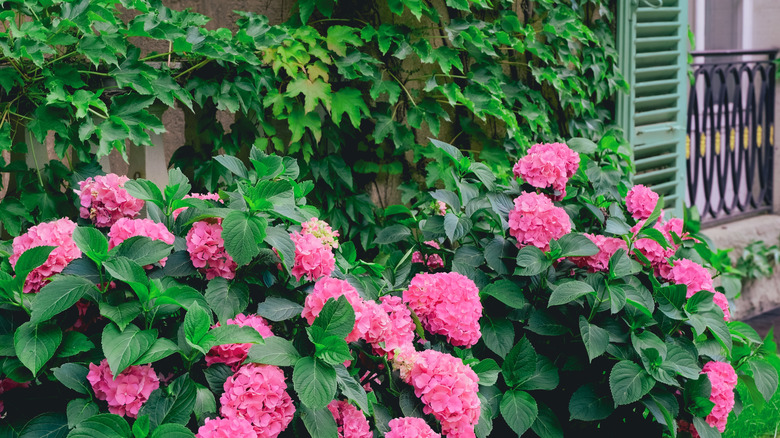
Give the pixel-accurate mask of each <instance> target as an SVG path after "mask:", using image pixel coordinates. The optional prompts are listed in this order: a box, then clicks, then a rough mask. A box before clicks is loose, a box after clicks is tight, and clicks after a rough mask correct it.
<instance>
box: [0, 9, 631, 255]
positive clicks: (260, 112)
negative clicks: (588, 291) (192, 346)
mask: <svg viewBox="0 0 780 438" xmlns="http://www.w3.org/2000/svg"><path fill="white" fill-rule="evenodd" d="M610 3H614V1H612V2H608V1H600V0H587V1H586V0H573V1H570V2H560V1H550V0H542V1H535V2H530V1H518V2H511V1H494V2H488V1H487V0H478V1H472V2H468V1H465V0H446V1H439V0H436V1H423V0H391V1H388V2H386V3H385V2H359V1H345V0H339V1H336V0H318V1H315V0H302V1H299V2H298V3H297V4H296V5H295V6H294V7H293V9H292V10H291V11H290V15H289V19H288V20H287V22H285V23H282V24H279V25H273V26H272V25H270V24H269V21H268V19H267V18H266V17H264V16H262V15H258V14H254V13H241V14H240V15H241V18H240V19H239V20H238V21H237V22H236V23H235V27H234V29H216V30H207V28H206V23H207V22H208V20H209V19H208V17H205V16H203V15H199V14H197V13H194V12H191V11H175V10H172V9H169V8H167V7H165V6H164V5H162V3H161V2H160V1H159V0H122V1H121V2H116V1H88V0H80V1H79V0H77V1H73V2H63V1H59V0H6V1H3V2H2V4H3V6H4V8H5V11H4V12H2V14H0V22H2V29H1V30H2V33H0V49H2V56H1V57H0V65H2V68H0V117H2V122H0V132H2V134H3V135H0V138H1V139H2V140H0V149H3V150H8V149H12V150H13V151H16V152H18V151H24V146H22V145H21V144H19V143H22V141H23V137H22V136H20V135H19V132H21V130H23V128H24V127H25V126H26V128H27V129H28V130H29V132H31V133H32V135H33V136H34V137H35V138H37V139H38V141H43V139H44V137H45V136H46V133H47V132H49V131H53V132H54V133H55V134H54V137H55V151H56V152H57V154H58V155H59V156H60V157H61V158H65V157H66V156H67V157H70V155H69V154H70V152H69V150H72V151H73V157H75V158H76V161H79V162H82V163H85V162H87V163H88V162H89V161H90V156H91V155H90V154H96V155H97V156H102V155H105V154H107V153H109V152H110V151H111V150H112V149H117V150H119V151H120V152H122V153H124V151H125V140H126V139H129V140H131V141H132V142H133V143H135V144H141V145H144V144H150V140H149V134H148V132H149V131H153V132H160V131H162V130H164V129H165V127H164V126H163V125H162V123H161V122H160V119H159V118H158V117H156V116H154V115H152V114H151V113H150V110H151V107H152V105H154V104H155V102H157V104H162V105H165V106H168V107H173V106H176V105H178V106H180V107H183V108H185V113H186V114H187V117H188V123H189V127H188V129H190V130H191V131H192V132H194V134H192V135H189V136H188V141H187V144H186V145H184V146H183V147H182V148H180V149H179V151H178V153H177V154H175V155H174V158H173V162H174V164H176V165H178V166H180V167H182V168H183V169H185V171H187V172H188V173H189V174H190V175H191V176H194V177H195V179H194V180H195V181H196V184H200V185H202V186H203V187H202V188H205V189H208V190H214V189H216V188H217V187H218V186H219V185H220V184H221V183H224V182H229V179H230V178H231V176H230V175H229V174H228V173H227V172H226V169H224V168H223V167H222V166H220V165H218V164H216V163H215V162H213V161H211V160H208V158H209V157H211V156H213V155H215V154H217V153H218V152H219V151H223V152H225V153H227V154H231V155H237V156H239V157H241V158H242V159H245V160H248V150H249V148H250V146H252V145H255V146H257V147H260V148H266V149H269V150H275V151H276V152H279V153H284V154H288V155H294V156H297V157H300V158H303V160H302V161H303V162H305V163H308V166H306V167H307V169H305V170H307V171H308V172H309V174H310V176H311V177H312V179H313V180H314V182H315V184H316V186H317V188H318V190H314V191H313V195H314V196H313V197H314V199H313V201H314V202H315V203H317V204H318V205H320V206H321V207H322V210H323V211H324V212H326V215H327V216H328V219H329V220H330V221H331V222H332V223H333V224H334V226H337V227H339V228H340V229H342V230H343V232H344V233H345V234H347V235H348V236H349V237H351V238H355V237H356V236H358V235H361V236H363V237H362V240H363V242H360V243H362V244H363V246H366V245H367V242H370V241H371V236H372V234H373V231H372V230H373V229H374V228H375V227H376V226H377V224H378V223H381V222H383V220H384V219H383V214H382V211H381V208H385V207H387V206H388V205H390V204H393V203H398V202H400V201H402V200H403V199H405V198H406V197H405V196H402V195H403V194H404V193H413V192H414V191H415V190H417V184H421V183H424V182H425V180H426V178H427V181H428V182H430V181H435V180H436V179H437V178H438V175H437V172H440V173H444V172H447V169H446V168H445V167H438V168H437V166H427V167H428V168H427V170H426V166H424V165H423V163H425V162H426V161H430V159H436V158H438V157H439V155H438V154H440V152H437V151H436V150H435V149H434V148H430V147H418V146H426V145H428V143H429V142H428V138H429V137H435V138H442V139H443V140H446V141H449V142H451V143H453V144H454V145H456V146H458V147H460V148H461V149H462V150H465V151H471V152H472V154H473V155H474V156H476V157H477V158H479V159H480V160H481V161H483V162H485V163H486V164H487V165H488V166H490V167H491V168H493V170H494V171H496V172H497V173H498V174H499V176H501V175H504V176H507V174H508V166H507V164H508V163H506V160H505V156H506V153H507V152H508V153H509V154H510V155H518V154H519V153H521V152H522V151H524V150H525V149H526V148H527V147H528V146H529V145H530V144H533V143H534V142H537V141H552V140H554V139H559V138H567V137H572V136H584V137H591V138H596V139H597V138H600V137H601V136H602V135H603V134H604V133H607V132H609V131H611V130H612V129H613V127H612V125H611V124H610V119H611V117H610V114H611V106H612V100H611V99H612V97H613V96H614V94H615V93H616V92H618V91H619V90H620V89H623V88H625V87H626V84H625V82H624V80H623V79H622V76H621V75H620V72H619V71H618V70H617V68H616V57H617V54H616V52H615V50H614V23H613V12H612V11H613V10H614V4H610ZM149 40H153V41H152V43H153V44H154V46H155V47H158V46H159V47H165V48H167V50H162V49H161V50H159V51H158V52H151V53H142V51H141V49H140V48H139V47H147V46H148V45H149ZM139 41H140V42H144V41H145V43H144V44H146V45H144V44H140V43H139ZM218 110H221V111H227V112H230V113H235V114H236V117H235V122H234V123H233V124H232V125H231V126H230V130H229V132H226V131H225V130H224V129H223V127H222V125H221V124H220V123H218V122H217V121H216V117H215V115H216V112H217V111H218ZM9 139H16V140H17V144H14V141H12V140H9ZM64 162H65V163H66V164H65V166H62V165H60V164H58V163H57V162H52V164H51V166H50V168H49V170H48V172H49V174H50V175H49V176H50V177H51V178H53V179H54V183H52V182H50V180H47V179H46V178H44V177H37V176H38V175H33V174H31V173H29V172H25V171H24V169H21V168H19V166H18V164H13V163H11V164H10V165H8V163H2V164H3V165H4V166H5V167H3V170H5V171H14V172H15V173H14V175H15V180H17V181H18V182H19V185H20V186H30V185H41V186H44V187H47V189H45V190H44V189H40V190H38V192H39V193H41V196H44V197H46V199H47V203H46V205H47V206H48V207H46V209H45V210H46V211H43V210H44V209H40V208H39V210H40V211H38V210H36V211H34V212H33V213H34V214H36V215H40V216H43V218H45V216H50V215H51V214H53V212H55V211H57V205H58V204H62V203H65V201H66V200H65V199H64V196H65V195H62V193H61V188H62V185H63V184H59V180H60V179H61V180H62V181H66V180H67V179H66V178H62V176H61V175H60V174H62V175H66V174H67V173H68V172H73V171H77V172H78V171H79V170H82V172H81V173H84V174H86V173H89V172H88V171H83V169H84V168H85V166H86V165H84V164H81V165H78V164H75V162H73V161H69V160H68V159H66V160H65V161H64ZM79 166H81V167H79ZM65 167H67V169H66V168H65ZM90 170H91V171H93V172H96V171H97V169H94V166H93V168H91V169H90ZM57 172H59V173H57ZM52 173H55V174H52ZM79 175H80V174H79ZM34 176H35V177H34ZM44 176H46V175H44ZM58 178H59V179H58ZM401 181H405V183H403V184H402V183H401ZM36 183H37V184H36ZM68 184H69V183H67V182H65V183H64V185H66V186H67V185H68ZM399 187H400V190H398V188H399ZM11 198H13V197H11ZM11 198H9V199H7V200H5V201H4V202H7V203H9V205H10V203H13V202H15V201H14V200H12V199H11ZM27 204H29V205H30V206H32V205H40V203H33V202H28V203H27ZM377 207H380V208H377ZM18 229H19V227H14V228H13V229H12V230H11V231H17V230H18Z"/></svg>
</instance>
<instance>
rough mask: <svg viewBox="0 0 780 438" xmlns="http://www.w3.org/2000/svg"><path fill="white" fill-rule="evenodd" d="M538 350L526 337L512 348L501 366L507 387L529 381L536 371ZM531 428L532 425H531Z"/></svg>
mask: <svg viewBox="0 0 780 438" xmlns="http://www.w3.org/2000/svg"><path fill="white" fill-rule="evenodd" d="M536 358H537V354H536V350H534V347H533V345H531V341H529V340H528V339H527V338H526V337H523V338H521V339H520V341H519V342H518V343H517V344H516V345H515V346H514V347H512V350H510V351H509V354H507V356H506V359H504V363H503V365H502V366H501V371H502V374H503V375H504V380H505V381H506V383H507V385H510V386H513V385H516V384H518V383H520V382H523V381H525V380H527V379H529V378H530V377H531V376H532V375H533V374H534V371H535V370H536ZM529 426H530V424H529Z"/></svg>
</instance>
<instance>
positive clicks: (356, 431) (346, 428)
mask: <svg viewBox="0 0 780 438" xmlns="http://www.w3.org/2000/svg"><path fill="white" fill-rule="evenodd" d="M328 410H329V411H330V413H331V414H333V418H334V419H335V420H336V425H337V426H338V428H339V438H372V437H373V436H374V434H373V433H371V427H370V426H369V425H368V420H366V416H365V415H364V414H363V412H362V411H360V410H359V409H358V408H356V407H354V406H352V405H351V404H349V403H348V402H345V401H342V400H333V401H331V402H330V403H328Z"/></svg>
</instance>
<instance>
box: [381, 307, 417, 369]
mask: <svg viewBox="0 0 780 438" xmlns="http://www.w3.org/2000/svg"><path fill="white" fill-rule="evenodd" d="M379 300H380V301H381V304H380V306H381V307H382V310H384V311H385V312H386V313H387V315H388V317H389V318H390V328H389V329H388V330H387V331H386V332H385V334H384V337H383V341H384V346H383V347H381V349H382V350H383V351H385V352H386V353H387V355H388V357H390V358H391V359H392V356H393V351H394V350H396V349H398V348H402V347H404V346H406V345H411V344H412V342H414V329H415V326H414V321H413V320H412V312H411V311H410V310H409V308H408V307H406V305H405V304H404V303H403V300H402V299H401V297H394V296H392V295H385V296H383V297H381V298H379ZM375 348H376V346H375Z"/></svg>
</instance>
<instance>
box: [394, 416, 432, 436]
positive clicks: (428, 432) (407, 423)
mask: <svg viewBox="0 0 780 438" xmlns="http://www.w3.org/2000/svg"><path fill="white" fill-rule="evenodd" d="M388 426H390V432H387V433H386V434H385V438H441V435H439V434H438V433H436V432H434V431H433V429H431V426H428V423H426V422H425V420H423V419H422V418H416V417H402V418H393V419H392V420H390V423H388Z"/></svg>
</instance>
